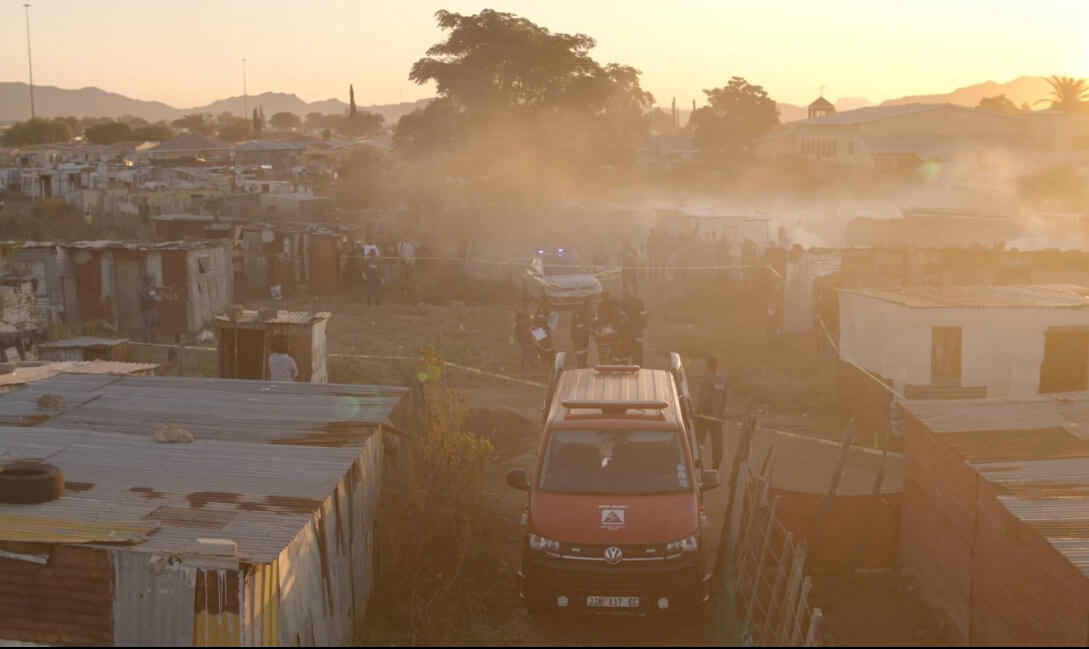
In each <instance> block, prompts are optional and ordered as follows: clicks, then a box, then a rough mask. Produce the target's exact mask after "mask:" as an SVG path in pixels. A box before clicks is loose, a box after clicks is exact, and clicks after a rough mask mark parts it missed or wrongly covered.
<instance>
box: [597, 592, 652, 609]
mask: <svg viewBox="0 0 1089 649" xmlns="http://www.w3.org/2000/svg"><path fill="white" fill-rule="evenodd" d="M586 606H588V607H590V608H639V598H638V597H600V596H598V595H589V596H587V598H586Z"/></svg>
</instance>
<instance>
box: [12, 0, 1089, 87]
mask: <svg viewBox="0 0 1089 649" xmlns="http://www.w3.org/2000/svg"><path fill="white" fill-rule="evenodd" d="M485 7H490V8H493V9H498V10H504V11H511V12H514V13H517V14H520V15H523V16H525V17H527V18H529V19H531V20H533V21H535V22H537V23H538V24H540V25H543V26H546V27H548V28H549V29H551V30H553V31H563V32H574V31H578V32H583V33H586V34H589V35H590V36H593V37H594V38H595V39H596V40H597V42H598V47H597V48H596V50H595V54H594V56H595V58H597V59H598V60H600V61H603V62H612V61H616V62H622V63H627V64H630V65H633V66H635V67H637V68H639V69H640V70H642V71H643V86H644V87H645V88H646V89H647V90H649V91H651V92H652V93H654V96H655V98H656V99H657V101H658V103H660V104H662V105H668V104H669V101H670V99H671V98H672V97H674V96H676V97H677V102H678V104H681V105H684V106H687V105H689V104H690V103H691V100H692V99H693V98H698V97H702V93H700V89H701V88H709V87H712V86H718V85H723V84H724V83H725V82H726V81H727V80H728V79H729V77H730V76H732V75H739V76H744V77H746V78H747V79H748V80H749V81H751V82H753V83H758V84H761V85H763V86H764V87H765V88H766V89H767V90H768V91H769V92H770V93H771V95H772V97H774V98H775V99H777V100H779V101H786V102H791V103H796V104H800V103H806V102H808V101H810V100H811V99H813V98H814V97H815V96H816V95H817V93H818V88H819V86H821V85H822V84H823V85H825V86H826V91H825V94H826V95H827V96H829V97H831V98H838V97H867V98H869V99H871V100H881V99H886V98H889V97H898V96H902V95H906V94H919V93H931V92H946V91H949V90H952V89H954V88H955V87H958V86H964V85H969V84H972V83H977V82H980V81H985V80H988V79H991V80H995V81H1008V80H1010V79H1013V78H1015V77H1018V76H1021V75H1048V74H1071V75H1079V76H1080V75H1089V2H1085V1H1080V0H1035V1H1034V2H1024V1H1015V0H988V1H987V2H979V1H978V0H976V1H973V0H914V1H913V2H874V1H873V0H820V1H815V2H810V1H802V0H796V1H786V0H759V1H757V0H750V1H746V2H738V1H733V0H717V1H716V0H704V1H696V0H676V1H673V2H669V1H663V0H653V1H644V0H623V1H620V0H523V1H520V2H489V3H487V4H480V3H471V2H457V1H447V2H435V1H433V0H366V1H363V0H355V1H353V0H266V1H262V2H258V1H256V0H184V1H180V0H175V1H173V2H167V1H160V0H152V1H150V2H149V1H147V0H109V1H105V0H101V1H100V0H80V1H78V2H74V1H71V0H36V1H32V7H31V10H30V11H31V31H32V37H33V56H34V79H35V82H36V83H37V84H40V85H53V86H59V87H62V88H80V87H84V86H98V87H100V88H104V89H106V90H111V91H115V92H119V93H122V94H125V95H128V96H131V97H135V98H139V99H156V100H160V101H165V102H167V103H169V104H172V105H174V106H177V107H189V106H196V105H201V104H205V103H208V102H210V101H213V100H216V99H221V98H223V97H228V96H232V95H238V94H241V91H242V72H241V59H242V58H243V57H245V58H247V59H248V77H249V92H250V93H251V94H256V93H259V92H263V91H270V90H271V91H284V92H294V93H295V94H298V95H299V96H300V97H302V98H303V99H306V100H308V101H313V100H318V99H327V98H330V97H339V98H342V99H347V88H348V83H349V82H351V83H354V84H355V88H356V100H357V102H358V103H359V104H361V105H366V104H375V103H393V102H397V101H398V100H399V99H400V98H401V96H402V94H401V93H402V92H403V97H404V99H405V100H413V99H418V98H421V97H427V96H430V95H431V89H430V88H427V87H418V86H415V85H413V84H411V83H410V82H409V81H408V80H407V75H408V70H409V67H410V66H411V64H412V62H413V61H415V60H416V59H417V58H419V57H420V56H422V55H423V53H424V50H426V49H427V47H429V46H430V45H431V44H433V43H435V42H436V41H438V40H439V39H440V38H441V34H440V32H439V31H438V29H437V28H436V26H435V21H434V18H433V14H434V12H435V11H436V10H437V9H442V8H445V9H449V10H452V11H459V12H462V13H472V12H475V11H478V10H480V9H481V8H485ZM25 39H26V34H25V31H24V22H23V7H22V2H21V1H13V0H3V2H0V81H26V78H27V61H26V40H25Z"/></svg>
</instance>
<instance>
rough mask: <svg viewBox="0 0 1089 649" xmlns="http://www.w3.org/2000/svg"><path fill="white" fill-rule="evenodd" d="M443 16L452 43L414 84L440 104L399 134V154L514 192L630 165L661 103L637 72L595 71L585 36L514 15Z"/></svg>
mask: <svg viewBox="0 0 1089 649" xmlns="http://www.w3.org/2000/svg"><path fill="white" fill-rule="evenodd" d="M436 16H437V19H438V25H439V27H440V29H442V30H443V31H445V32H447V37H446V40H444V41H443V42H441V43H438V44H436V45H434V46H433V47H431V48H430V49H429V50H428V51H427V56H425V57H424V58H422V59H420V60H418V61H417V62H416V63H415V64H414V65H413V66H412V71H411V73H410V75H409V78H410V79H411V80H412V81H415V82H416V83H418V84H425V83H429V82H433V83H434V84H435V86H436V89H437V91H438V98H437V99H436V100H435V101H433V102H431V103H430V104H429V105H428V106H427V107H426V108H424V109H422V110H419V111H416V112H415V113H412V114H410V115H407V116H405V117H404V118H402V119H401V121H400V123H399V124H398V127H397V131H396V133H395V144H396V146H397V148H398V150H399V151H400V152H401V153H403V154H404V155H405V156H406V157H407V158H409V159H410V160H411V159H415V160H417V161H425V160H426V161H427V162H426V163H427V164H442V165H443V166H444V168H445V172H446V173H445V176H446V177H448V178H451V179H453V180H456V181H457V182H459V183H460V182H462V181H466V180H471V181H476V184H477V186H479V185H480V184H489V185H492V186H494V187H498V186H500V185H502V186H505V187H507V188H508V189H517V188H516V187H511V186H510V184H509V183H510V182H515V183H517V184H521V185H523V186H525V185H528V184H529V183H527V182H525V181H531V183H532V184H534V185H539V184H540V183H542V182H545V181H546V180H547V179H555V178H557V177H560V176H564V177H566V178H568V179H573V178H582V177H585V174H586V172H588V171H591V170H594V169H597V170H600V169H601V168H602V166H603V165H607V164H620V163H623V162H626V161H629V160H630V159H631V156H632V154H633V152H634V151H635V149H636V146H637V145H638V144H639V143H640V142H641V140H642V138H643V137H644V136H645V133H646V120H645V118H644V113H645V111H646V110H647V109H648V108H649V107H650V105H651V103H652V101H653V98H652V97H651V95H650V94H649V93H647V92H644V91H643V89H642V88H641V87H640V86H639V71H638V70H635V69H634V68H631V67H628V66H624V65H617V64H608V65H602V64H600V63H598V62H597V61H595V60H594V59H593V58H592V57H591V56H590V50H591V49H592V48H593V47H594V40H593V39H592V38H590V37H589V36H586V35H585V34H556V33H552V32H551V31H549V30H548V29H545V28H544V27H540V26H538V25H535V24H534V23H532V22H530V21H529V20H526V19H525V18H520V17H518V16H515V15H513V14H509V13H501V12H497V11H493V10H490V9H488V10H484V11H481V12H480V13H478V14H473V15H462V14H457V13H451V12H449V11H439V12H438V13H437V14H436ZM519 181H520V182H519Z"/></svg>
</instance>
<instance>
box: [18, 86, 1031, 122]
mask: <svg viewBox="0 0 1089 649" xmlns="http://www.w3.org/2000/svg"><path fill="white" fill-rule="evenodd" d="M1049 92H1050V88H1049V86H1048V85H1047V82H1046V81H1045V80H1044V78H1043V77H1018V78H1017V79H1014V80H1012V81H1008V82H1006V83H996V82H994V81H985V82H983V83H977V84H975V85H971V86H965V87H963V88H957V89H956V90H954V91H952V92H948V93H944V94H936V95H911V96H907V97H899V98H897V99H888V100H885V101H883V102H882V104H911V103H951V104H959V105H962V106H976V105H977V104H979V100H980V99H982V98H984V97H993V96H995V95H1001V94H1005V95H1006V96H1007V97H1008V98H1009V99H1010V100H1011V101H1013V103H1015V104H1017V105H1018V106H1020V105H1022V104H1024V103H1027V104H1028V105H1029V106H1033V107H1036V106H1035V104H1034V102H1036V101H1038V100H1040V99H1043V98H1044V97H1047V95H1048V93H1049ZM429 101H430V100H429V99H421V100H419V101H416V102H406V103H400V104H382V105H374V106H360V107H359V108H360V110H366V111H370V112H372V113H378V114H379V115H382V116H383V117H385V118H386V123H387V124H393V123H395V122H396V121H397V120H398V119H400V118H401V116H402V115H405V114H408V113H411V112H412V111H413V110H416V109H417V108H422V107H424V106H426V105H427V103H428V102H429ZM834 103H835V106H836V110H839V111H844V110H851V109H854V108H862V107H865V106H872V105H874V102H871V101H870V100H868V99H865V98H863V97H842V98H840V99H838V100H836V101H835V102H834ZM34 104H35V108H36V111H35V112H36V113H37V114H38V115H39V116H42V117H62V116H63V117H67V116H69V115H74V116H75V117H120V116H121V115H135V116H136V117H141V118H143V119H146V120H148V121H150V122H156V121H159V120H167V121H170V120H174V119H177V118H179V117H181V116H182V115H185V114H187V113H212V114H214V115H218V114H219V113H222V112H228V111H229V112H231V113H234V114H236V115H241V114H242V112H243V111H242V97H241V96H238V97H228V98H226V99H220V100H219V101H214V102H212V103H210V104H208V105H205V106H195V107H193V108H175V107H173V106H170V105H168V104H164V103H163V102H161V101H145V100H141V99H132V98H129V97H126V96H124V95H121V94H118V93H116V92H107V91H105V90H102V89H101V88H93V87H92V88H80V89H78V90H71V89H65V88H57V87H55V86H35V87H34ZM246 105H247V106H248V107H249V108H250V109H251V110H252V109H253V108H257V107H260V108H261V109H262V110H263V111H264V113H265V117H272V115H273V114H275V113H279V112H284V111H286V112H290V113H295V114H296V115H299V116H300V117H302V116H305V115H306V114H307V113H314V112H317V113H326V114H332V113H343V112H344V111H346V110H348V105H347V104H346V103H344V102H343V101H341V100H339V99H325V100H322V101H312V102H308V101H304V100H302V99H300V98H299V97H298V96H297V95H294V94H290V93H285V92H265V93H261V94H259V95H252V96H250V97H247V98H246ZM689 112H690V111H687V110H681V124H686V123H687V122H688V114H689ZM28 113H29V93H28V90H27V85H26V84H25V83H22V82H0V122H13V121H17V120H21V119H26V117H27V114H28ZM805 118H806V106H795V105H793V104H786V103H780V104H779V119H780V120H782V121H783V122H793V121H797V120H800V119H805Z"/></svg>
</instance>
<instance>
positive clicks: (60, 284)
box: [0, 241, 79, 325]
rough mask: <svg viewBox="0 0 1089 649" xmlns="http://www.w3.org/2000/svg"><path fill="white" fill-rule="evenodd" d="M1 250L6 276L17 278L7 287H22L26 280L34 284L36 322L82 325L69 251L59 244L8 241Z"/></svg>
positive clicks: (7, 282)
mask: <svg viewBox="0 0 1089 649" xmlns="http://www.w3.org/2000/svg"><path fill="white" fill-rule="evenodd" d="M0 248H2V250H3V265H4V272H5V274H7V275H10V276H13V277H12V278H11V280H10V281H4V284H5V285H16V286H20V285H22V284H23V281H22V278H29V279H30V280H31V290H32V292H33V295H34V304H33V306H35V307H36V309H37V314H35V316H34V317H35V319H37V318H41V319H42V321H43V322H44V324H46V325H48V324H51V323H53V322H68V323H75V322H78V321H79V302H78V298H77V289H76V278H75V275H74V273H73V269H72V265H71V260H70V259H69V257H68V252H67V250H65V249H64V248H63V247H61V246H60V245H58V244H57V243H55V242H34V241H27V242H12V241H8V242H4V243H0ZM19 276H21V277H19ZM6 308H7V307H6V305H5V309H6Z"/></svg>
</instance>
